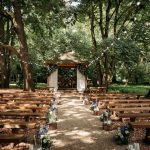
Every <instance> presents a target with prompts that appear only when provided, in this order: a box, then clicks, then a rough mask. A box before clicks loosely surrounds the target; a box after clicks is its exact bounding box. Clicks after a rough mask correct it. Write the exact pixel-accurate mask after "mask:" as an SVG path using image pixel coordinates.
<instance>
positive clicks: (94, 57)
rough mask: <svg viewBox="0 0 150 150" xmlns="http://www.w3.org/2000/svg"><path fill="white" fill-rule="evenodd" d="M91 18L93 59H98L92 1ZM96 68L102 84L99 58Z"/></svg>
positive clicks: (92, 4)
mask: <svg viewBox="0 0 150 150" xmlns="http://www.w3.org/2000/svg"><path fill="white" fill-rule="evenodd" d="M89 19H90V30H91V37H92V43H93V48H94V55H93V59H96V58H97V57H98V56H97V41H96V37H95V25H94V20H95V14H94V3H93V2H91V12H90V15H89ZM96 70H97V72H98V74H97V80H98V81H99V86H101V84H102V72H101V65H100V61H99V59H98V60H96Z"/></svg>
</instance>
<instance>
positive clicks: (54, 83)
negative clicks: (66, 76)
mask: <svg viewBox="0 0 150 150" xmlns="http://www.w3.org/2000/svg"><path fill="white" fill-rule="evenodd" d="M47 83H48V87H49V88H50V87H54V90H55V91H57V89H58V69H57V70H56V71H54V72H53V73H51V74H50V75H49V77H48V79H47Z"/></svg>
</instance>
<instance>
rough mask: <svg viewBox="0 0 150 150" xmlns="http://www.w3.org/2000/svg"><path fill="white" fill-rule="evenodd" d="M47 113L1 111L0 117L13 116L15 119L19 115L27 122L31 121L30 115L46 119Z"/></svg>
mask: <svg viewBox="0 0 150 150" xmlns="http://www.w3.org/2000/svg"><path fill="white" fill-rule="evenodd" d="M45 115H46V114H45V113H30V112H25V113H24V112H20V113H18V112H0V117H5V118H6V117H11V118H14V119H17V118H18V117H19V118H20V117H21V118H24V119H25V121H26V122H29V120H30V117H32V118H34V119H35V118H37V117H40V119H46V117H45Z"/></svg>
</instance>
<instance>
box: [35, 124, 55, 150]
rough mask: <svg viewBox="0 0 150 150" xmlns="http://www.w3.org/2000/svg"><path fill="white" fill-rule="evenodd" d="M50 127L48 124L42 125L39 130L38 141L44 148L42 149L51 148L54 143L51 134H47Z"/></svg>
mask: <svg viewBox="0 0 150 150" xmlns="http://www.w3.org/2000/svg"><path fill="white" fill-rule="evenodd" d="M48 129H49V127H48V126H47V125H46V126H43V125H42V126H41V127H40V129H39V130H38V136H37V137H38V139H37V143H38V145H39V146H40V147H41V148H42V150H47V149H50V148H51V147H52V144H53V141H52V139H51V137H50V135H48V134H47V133H48Z"/></svg>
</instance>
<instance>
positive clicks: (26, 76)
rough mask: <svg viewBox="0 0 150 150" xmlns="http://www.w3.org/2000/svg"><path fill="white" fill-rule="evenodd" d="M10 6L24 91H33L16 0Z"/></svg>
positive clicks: (25, 41) (25, 43)
mask: <svg viewBox="0 0 150 150" xmlns="http://www.w3.org/2000/svg"><path fill="white" fill-rule="evenodd" d="M12 4H13V7H14V19H15V22H14V28H15V32H16V34H17V36H18V40H19V45H20V56H21V61H22V62H21V65H22V70H23V76H24V90H27V91H33V80H32V74H31V69H30V66H29V58H28V46H27V40H26V35H25V32H24V24H23V21H22V14H21V9H20V6H19V3H18V1H17V0H12Z"/></svg>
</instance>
